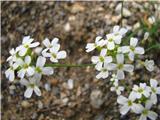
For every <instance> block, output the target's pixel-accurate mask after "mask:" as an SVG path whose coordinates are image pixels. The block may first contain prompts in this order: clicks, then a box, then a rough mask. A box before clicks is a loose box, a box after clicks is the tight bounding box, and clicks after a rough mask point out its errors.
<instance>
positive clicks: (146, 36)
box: [143, 32, 149, 40]
mask: <svg viewBox="0 0 160 120" xmlns="http://www.w3.org/2000/svg"><path fill="white" fill-rule="evenodd" d="M148 37H149V32H145V34H144V38H143V39H144V40H147V39H148Z"/></svg>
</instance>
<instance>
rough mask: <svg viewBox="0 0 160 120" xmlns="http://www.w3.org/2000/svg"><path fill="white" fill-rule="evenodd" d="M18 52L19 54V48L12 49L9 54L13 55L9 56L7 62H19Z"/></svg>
mask: <svg viewBox="0 0 160 120" xmlns="http://www.w3.org/2000/svg"><path fill="white" fill-rule="evenodd" d="M17 52H18V49H17V48H16V49H14V48H12V49H11V50H10V51H9V53H10V54H11V56H9V57H8V58H7V61H9V62H10V63H13V62H15V61H16V60H17Z"/></svg>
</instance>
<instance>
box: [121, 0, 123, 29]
mask: <svg viewBox="0 0 160 120" xmlns="http://www.w3.org/2000/svg"><path fill="white" fill-rule="evenodd" d="M121 3H122V7H121V27H123V0H122V2H121Z"/></svg>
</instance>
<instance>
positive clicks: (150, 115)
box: [148, 111, 158, 120]
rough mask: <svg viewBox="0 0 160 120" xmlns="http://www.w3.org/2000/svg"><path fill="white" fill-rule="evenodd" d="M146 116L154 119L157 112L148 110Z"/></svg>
mask: <svg viewBox="0 0 160 120" xmlns="http://www.w3.org/2000/svg"><path fill="white" fill-rule="evenodd" d="M148 117H149V118H150V119H151V120H156V119H157V117H158V115H157V113H155V112H153V111H149V112H148Z"/></svg>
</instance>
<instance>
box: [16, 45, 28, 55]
mask: <svg viewBox="0 0 160 120" xmlns="http://www.w3.org/2000/svg"><path fill="white" fill-rule="evenodd" d="M27 50H28V49H27V48H25V47H24V46H21V49H20V50H19V53H18V54H19V56H24V55H25V54H26V52H27Z"/></svg>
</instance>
